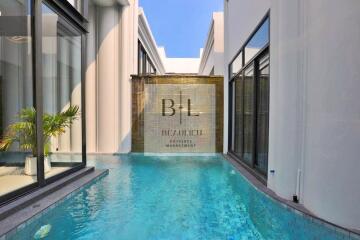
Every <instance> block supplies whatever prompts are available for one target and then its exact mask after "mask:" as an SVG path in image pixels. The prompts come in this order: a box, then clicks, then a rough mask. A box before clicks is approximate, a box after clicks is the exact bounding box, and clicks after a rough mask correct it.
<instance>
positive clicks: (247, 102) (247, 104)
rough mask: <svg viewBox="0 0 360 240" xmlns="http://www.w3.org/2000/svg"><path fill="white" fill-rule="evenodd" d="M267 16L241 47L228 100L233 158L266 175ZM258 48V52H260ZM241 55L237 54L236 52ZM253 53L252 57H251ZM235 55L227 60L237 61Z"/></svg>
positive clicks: (267, 105) (267, 104)
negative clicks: (230, 104) (244, 46)
mask: <svg viewBox="0 0 360 240" xmlns="http://www.w3.org/2000/svg"><path fill="white" fill-rule="evenodd" d="M268 36H269V19H268V18H267V19H265V21H264V23H263V24H261V26H260V28H259V29H258V30H257V31H256V32H255V34H254V36H250V41H249V42H248V44H247V45H246V48H245V49H243V48H242V49H241V53H244V51H245V55H246V56H245V59H246V60H247V61H248V60H250V59H252V60H251V61H250V62H248V63H247V62H245V63H243V64H242V66H241V67H240V68H242V69H240V72H239V73H237V74H235V72H236V71H237V69H236V71H234V70H232V73H233V74H235V75H233V76H231V79H230V91H231V92H230V93H231V94H229V97H230V99H229V101H232V103H233V107H232V109H231V113H230V116H231V120H232V123H231V125H230V129H229V131H230V136H231V137H232V138H231V139H230V146H229V149H230V152H232V153H233V154H234V155H235V156H236V158H237V159H239V160H240V161H242V162H244V163H246V164H247V165H248V166H250V167H251V168H254V169H256V170H257V172H259V173H260V174H262V175H263V176H267V169H268V148H269V147H268V146H269V140H268V137H269V92H270V87H269V81H270V78H269V71H270V69H269V64H270V60H269V48H268V47H266V46H267V44H268V43H269V37H268ZM260 51H261V52H260ZM239 55H241V54H239ZM255 55H256V57H254V56H255ZM238 59H239V56H238V57H237V58H236V59H235V60H234V61H233V62H232V63H231V65H230V68H233V69H234V67H233V66H236V64H235V65H234V63H237V61H238Z"/></svg>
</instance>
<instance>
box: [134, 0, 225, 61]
mask: <svg viewBox="0 0 360 240" xmlns="http://www.w3.org/2000/svg"><path fill="white" fill-rule="evenodd" d="M139 4H140V6H141V7H142V8H143V9H144V12H145V15H146V18H147V20H148V22H149V25H150V28H151V31H152V33H153V35H154V37H155V40H156V43H157V45H158V46H164V47H165V51H166V55H167V57H178V58H182V57H190V58H191V57H199V55H200V48H203V47H204V46H205V41H206V37H207V33H208V31H209V28H210V23H211V18H212V13H213V12H216V11H223V0H139Z"/></svg>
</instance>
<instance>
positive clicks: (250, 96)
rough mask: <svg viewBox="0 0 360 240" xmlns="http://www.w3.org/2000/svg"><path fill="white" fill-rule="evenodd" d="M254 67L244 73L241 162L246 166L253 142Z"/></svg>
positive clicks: (251, 156) (249, 158)
mask: <svg viewBox="0 0 360 240" xmlns="http://www.w3.org/2000/svg"><path fill="white" fill-rule="evenodd" d="M254 90H255V80H254V67H253V65H250V66H249V67H248V68H247V69H245V71H244V93H243V101H244V119H243V124H244V128H243V136H244V150H243V161H245V162H246V163H248V164H252V162H253V155H254V154H253V147H254V145H253V141H254V109H255V108H254V107H255V105H254Z"/></svg>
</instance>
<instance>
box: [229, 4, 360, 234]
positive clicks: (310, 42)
mask: <svg viewBox="0 0 360 240" xmlns="http://www.w3.org/2000/svg"><path fill="white" fill-rule="evenodd" d="M359 12H360V2H359V1H357V0H346V1H338V0H330V1H329V0H326V1H325V0H316V1H313V0H294V1H288V0H265V1H253V0H241V1H237V0H225V1H224V26H225V29H224V31H225V39H224V41H225V42H224V43H225V44H224V45H225V51H224V63H225V66H224V77H225V79H224V81H225V84H224V86H225V107H224V109H229V111H228V112H227V113H226V114H225V119H224V122H225V126H224V131H225V135H224V139H225V142H224V149H225V153H227V152H229V153H230V154H231V155H233V156H234V157H235V158H237V159H238V160H239V162H242V163H245V165H246V166H248V167H249V169H250V170H253V171H254V174H255V175H258V176H259V178H262V179H263V180H264V181H265V182H266V184H267V186H268V187H269V188H270V189H271V190H273V191H274V192H275V193H276V194H277V195H279V196H280V197H282V198H285V199H288V200H292V199H295V200H299V201H300V203H301V204H303V205H304V206H305V207H306V208H307V209H309V210H310V211H311V212H313V213H314V214H315V215H317V216H319V217H321V218H323V219H325V220H328V221H330V222H333V223H336V224H339V225H341V226H344V227H347V228H352V229H360V221H359V219H360V208H359V202H360V191H359V190H360V188H359V182H360V174H359V169H360V157H359V156H360V148H359V146H360V145H359V143H360V131H359V129H360V115H359V113H360V105H359V100H358V96H359V91H360V68H359V66H360V56H359V54H357V52H358V51H357V50H358V49H359V42H360V29H359V27H358V26H359V23H360V14H359Z"/></svg>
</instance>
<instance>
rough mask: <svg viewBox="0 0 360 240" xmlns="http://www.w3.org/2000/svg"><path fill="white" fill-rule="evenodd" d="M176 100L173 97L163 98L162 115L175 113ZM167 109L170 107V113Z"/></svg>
mask: <svg viewBox="0 0 360 240" xmlns="http://www.w3.org/2000/svg"><path fill="white" fill-rule="evenodd" d="M174 105H175V102H174V100H172V99H163V100H162V115H163V116H174V115H175V108H174ZM166 109H170V111H171V112H170V113H169V112H167V111H166Z"/></svg>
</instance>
